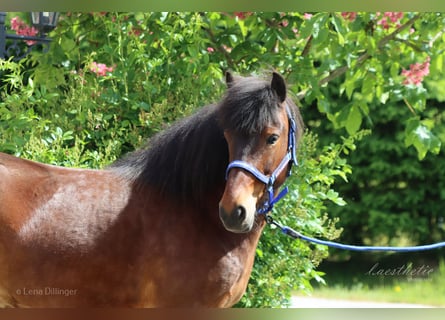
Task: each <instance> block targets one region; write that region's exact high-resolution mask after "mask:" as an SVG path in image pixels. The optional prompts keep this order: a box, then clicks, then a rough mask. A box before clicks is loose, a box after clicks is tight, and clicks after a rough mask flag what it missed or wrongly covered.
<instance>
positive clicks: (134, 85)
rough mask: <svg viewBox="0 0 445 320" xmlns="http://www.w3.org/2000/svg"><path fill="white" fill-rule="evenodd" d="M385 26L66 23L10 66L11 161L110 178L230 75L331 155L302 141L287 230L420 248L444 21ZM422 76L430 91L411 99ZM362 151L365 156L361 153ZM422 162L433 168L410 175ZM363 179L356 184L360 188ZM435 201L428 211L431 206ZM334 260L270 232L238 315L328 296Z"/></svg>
mask: <svg viewBox="0 0 445 320" xmlns="http://www.w3.org/2000/svg"><path fill="white" fill-rule="evenodd" d="M10 16H11V14H10ZM392 18H394V19H395V20H396V21H395V22H392V20H391V19H392ZM385 19H386V24H385V23H384V20H383V13H357V14H353V15H351V14H345V13H336V12H334V13H314V14H313V15H307V14H303V13H280V12H267V13H252V12H250V13H218V12H210V13H188V12H179V13H177V12H176V13H173V12H172V13H162V12H155V13H91V14H90V13H86V14H85V13H82V14H81V13H67V14H63V15H62V18H61V20H60V23H59V25H58V27H57V28H56V29H55V30H54V31H53V32H52V33H51V37H52V38H53V42H52V44H51V48H50V50H49V51H48V52H47V53H41V52H38V51H34V52H33V53H32V54H31V55H30V56H29V57H28V58H27V59H25V60H23V61H20V62H18V63H15V62H11V61H0V86H1V94H0V151H5V152H8V153H13V154H16V155H19V156H22V157H26V158H30V159H34V160H38V161H42V162H47V163H52V164H58V165H64V166H76V167H90V168H101V167H103V166H105V165H107V164H109V163H111V162H112V161H114V160H115V159H116V158H118V157H120V156H122V154H124V153H126V152H128V151H131V150H133V149H135V148H137V147H139V146H140V145H142V144H143V143H144V141H146V139H147V138H148V137H150V136H151V135H153V134H154V133H156V132H158V131H160V130H163V129H164V128H165V126H166V125H168V124H169V123H171V122H173V121H175V120H176V119H178V118H182V117H184V116H186V115H188V114H190V113H191V112H193V111H194V110H195V108H197V107H198V106H202V105H204V104H208V103H211V102H214V101H217V100H218V99H219V98H220V97H221V94H222V92H223V91H224V85H223V83H222V78H223V72H224V71H225V70H227V69H232V70H233V71H234V72H236V73H241V74H249V73H262V72H263V71H264V70H266V71H268V70H271V69H275V70H277V71H279V72H280V73H282V74H283V75H284V76H285V77H286V80H287V82H288V83H289V89H290V91H292V92H294V97H293V98H295V100H296V102H297V103H298V104H300V105H301V106H302V111H303V116H304V119H305V122H306V124H307V126H308V128H309V129H310V131H312V132H317V133H318V134H319V138H320V141H321V143H320V144H318V142H317V136H316V135H315V134H311V133H307V134H306V135H305V138H304V141H303V144H302V145H301V149H300V150H299V161H300V166H299V167H298V168H297V169H296V170H295V173H294V175H293V176H292V177H291V179H290V181H289V184H290V189H291V190H292V191H291V194H290V195H288V196H287V197H286V199H284V200H283V203H280V205H279V207H278V208H277V209H276V211H275V213H274V216H275V217H276V219H277V220H279V221H280V222H282V223H284V224H288V225H290V226H292V227H294V228H296V229H297V230H299V231H302V232H304V233H307V234H310V235H316V236H321V237H325V238H328V239H334V238H336V237H338V236H339V232H340V230H339V229H338V227H336V226H335V224H336V223H337V222H339V223H341V224H342V226H344V227H345V236H346V237H349V238H351V236H350V235H351V233H352V234H358V235H360V237H361V238H362V239H365V238H366V239H371V238H372V239H374V238H376V237H381V236H382V235H394V234H398V233H400V232H402V233H404V234H406V233H410V232H414V231H413V230H415V231H416V232H419V233H418V234H419V239H420V238H422V239H424V238H425V234H426V233H427V232H428V228H431V226H432V225H434V223H439V221H440V219H442V218H441V216H440V214H439V213H438V212H440V210H439V209H438V208H437V206H439V205H440V203H441V202H440V201H443V197H444V196H445V195H444V194H443V192H442V191H441V190H443V189H444V188H443V186H442V184H443V183H442V182H441V181H440V177H443V176H444V173H443V172H442V171H441V169H440V168H437V166H435V165H434V160H433V159H432V158H430V157H429V153H435V154H437V153H439V152H440V149H441V142H442V141H444V139H445V131H444V129H443V128H444V126H443V124H442V122H443V113H442V111H441V109H440V105H438V104H437V103H438V101H443V100H445V89H444V88H445V83H444V80H443V71H444V70H443V55H444V52H445V50H444V49H445V48H444V46H445V42H444V36H443V30H442V29H443V23H444V22H445V21H444V15H443V14H437V13H421V14H419V13H405V14H402V15H399V14H397V15H390V16H388V17H387V18H385ZM382 21H383V22H382ZM412 30H414V31H412ZM411 65H412V66H411ZM426 69H428V71H429V74H425V73H426ZM404 70H405V71H404ZM414 76H416V77H418V78H420V82H416V83H408V80H409V81H411V80H412V79H414ZM436 104H437V105H436ZM325 119H327V120H328V121H325ZM364 128H365V129H366V128H368V129H372V131H373V134H372V135H369V136H368V135H367V134H368V133H369V132H368V131H364V130H363V129H364ZM365 135H366V137H365ZM342 136H345V137H343V138H342ZM374 139H377V140H375V141H374ZM379 139H381V140H379ZM319 145H322V146H324V147H320V146H319ZM356 146H357V148H358V149H359V150H360V152H354V153H353V152H352V151H353V150H355V148H356ZM411 146H412V147H413V148H412V147H411ZM406 147H408V148H406ZM413 151H416V153H415V154H414V153H413ZM407 155H408V156H407ZM413 156H414V157H415V156H417V157H419V158H421V159H424V161H423V162H422V163H421V165H419V162H415V165H413V162H414V160H413ZM346 158H348V161H346ZM349 159H351V161H350V160H349ZM394 159H399V160H398V161H399V162H398V163H397V166H396V168H394V166H393V165H392V163H393V162H392V161H394ZM416 161H417V160H416ZM348 163H349V164H348ZM367 167H369V170H364V171H362V168H367ZM352 168H360V171H358V170H354V172H353V175H351V171H352ZM404 170H405V171H404ZM424 170H426V171H427V172H428V175H425V174H424ZM410 178H413V179H412V180H410ZM428 179H436V181H437V185H436V188H435V190H432V189H431V188H428V187H426V184H427V182H428V181H431V180H428ZM339 181H340V182H341V181H344V182H345V186H344V187H342V188H341V191H340V192H339V188H337V187H336V188H335V190H334V188H333V185H334V183H337V184H338V183H339ZM347 181H350V182H349V183H347V184H346V182H347ZM363 181H364V182H363ZM351 182H352V183H351ZM413 185H414V186H416V188H417V189H420V190H417V189H416V190H413V188H410V186H413ZM348 186H351V187H352V188H351V189H350V190H348V189H347V188H348ZM364 189H365V190H366V193H363V194H360V196H359V197H357V196H356V195H357V190H364ZM371 191H375V193H372V192H371ZM400 191H403V192H406V196H405V197H404V198H403V199H405V200H406V201H404V202H402V201H400V194H399V193H398V192H400ZM416 192H417V194H416ZM430 193H431V194H433V195H434V196H433V197H432V199H433V200H432V201H431V202H427V203H426V202H424V201H422V199H424V197H425V196H426V195H428V196H429V195H430ZM341 194H345V195H346V196H345V197H342V196H340V195H341ZM343 198H345V199H346V200H347V201H346V202H348V205H345V204H346V202H345V200H343ZM358 200H360V201H362V200H363V202H359V201H358ZM365 200H366V201H365ZM434 201H438V202H434ZM422 202H423V206H424V208H422V207H421V204H422ZM395 204H397V210H395V209H394V208H395V207H394V205H395ZM402 207H403V208H405V209H402ZM336 208H341V209H336ZM363 208H366V215H365V216H363V214H362V212H363ZM413 208H416V209H415V210H412V209H413ZM347 210H349V213H348V215H342V214H340V212H347ZM427 210H430V212H434V213H433V214H431V215H429V216H428V215H427V214H426V213H425V212H427ZM351 211H352V213H351ZM326 212H329V214H330V215H331V214H332V215H333V216H338V217H341V220H340V221H338V220H337V219H329V218H328V217H327V216H326ZM388 212H397V213H398V215H393V216H392V215H389V214H388ZM364 222H365V224H364ZM383 226H385V227H383ZM430 230H431V229H430ZM354 232H357V233H354ZM438 236H440V232H439V231H437V232H436V233H435V236H434V237H438ZM326 256H327V250H326V248H324V247H319V246H316V247H312V246H310V245H308V244H306V243H302V242H300V241H291V240H290V239H288V238H286V237H284V236H282V235H280V234H279V232H277V231H276V230H271V229H266V231H265V233H264V235H263V237H262V239H261V243H260V246H259V248H258V251H257V257H256V264H255V268H254V271H253V274H252V278H251V282H250V283H249V286H248V291H247V293H246V295H245V296H244V297H243V299H242V301H241V302H240V304H239V306H255V307H257V306H272V307H275V306H279V305H286V304H287V303H288V299H289V297H290V294H291V292H292V290H303V291H308V290H310V288H311V285H310V280H312V279H316V280H317V281H323V280H322V274H321V273H320V272H318V271H316V266H317V264H318V263H319V262H320V261H321V260H322V259H323V258H325V257H326Z"/></svg>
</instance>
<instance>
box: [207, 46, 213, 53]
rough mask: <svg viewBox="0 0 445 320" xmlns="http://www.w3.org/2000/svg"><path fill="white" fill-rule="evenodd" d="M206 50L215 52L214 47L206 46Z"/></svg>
mask: <svg viewBox="0 0 445 320" xmlns="http://www.w3.org/2000/svg"><path fill="white" fill-rule="evenodd" d="M207 52H208V53H213V52H215V49H213V48H212V47H208V48H207Z"/></svg>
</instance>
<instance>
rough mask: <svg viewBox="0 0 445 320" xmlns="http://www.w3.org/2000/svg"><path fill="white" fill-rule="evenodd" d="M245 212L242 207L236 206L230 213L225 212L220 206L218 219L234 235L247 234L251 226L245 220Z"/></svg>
mask: <svg viewBox="0 0 445 320" xmlns="http://www.w3.org/2000/svg"><path fill="white" fill-rule="evenodd" d="M246 214H247V210H246V208H245V207H244V206H242V205H238V206H236V207H235V208H234V209H233V210H232V211H230V212H229V211H226V210H225V209H224V207H223V206H222V205H221V204H220V206H219V217H220V219H221V221H222V223H223V225H224V227H225V228H226V229H227V230H228V231H232V232H235V233H243V232H248V231H250V230H251V229H252V225H251V224H250V223H248V221H247V220H246V218H247V216H246Z"/></svg>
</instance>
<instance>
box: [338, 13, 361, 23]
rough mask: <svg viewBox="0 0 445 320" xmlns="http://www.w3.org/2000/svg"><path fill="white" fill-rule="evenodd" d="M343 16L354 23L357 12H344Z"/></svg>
mask: <svg viewBox="0 0 445 320" xmlns="http://www.w3.org/2000/svg"><path fill="white" fill-rule="evenodd" d="M341 16H342V17H343V18H344V19H345V20H349V21H354V20H355V18H357V12H342V13H341Z"/></svg>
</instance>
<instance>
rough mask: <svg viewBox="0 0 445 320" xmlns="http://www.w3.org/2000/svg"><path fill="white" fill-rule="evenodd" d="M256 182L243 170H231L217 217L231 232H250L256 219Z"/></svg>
mask: <svg viewBox="0 0 445 320" xmlns="http://www.w3.org/2000/svg"><path fill="white" fill-rule="evenodd" d="M255 184H256V181H255V180H254V179H252V177H251V176H250V174H248V173H246V172H244V171H243V170H233V171H231V173H230V178H229V179H228V180H227V184H226V189H225V190H224V194H223V196H222V198H221V201H220V203H219V217H220V219H221V221H222V223H223V225H224V227H225V228H226V229H227V230H228V231H231V232H235V233H245V232H249V231H250V230H252V228H253V225H254V222H255V217H256V204H257V200H258V199H257V196H256V195H255Z"/></svg>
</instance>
